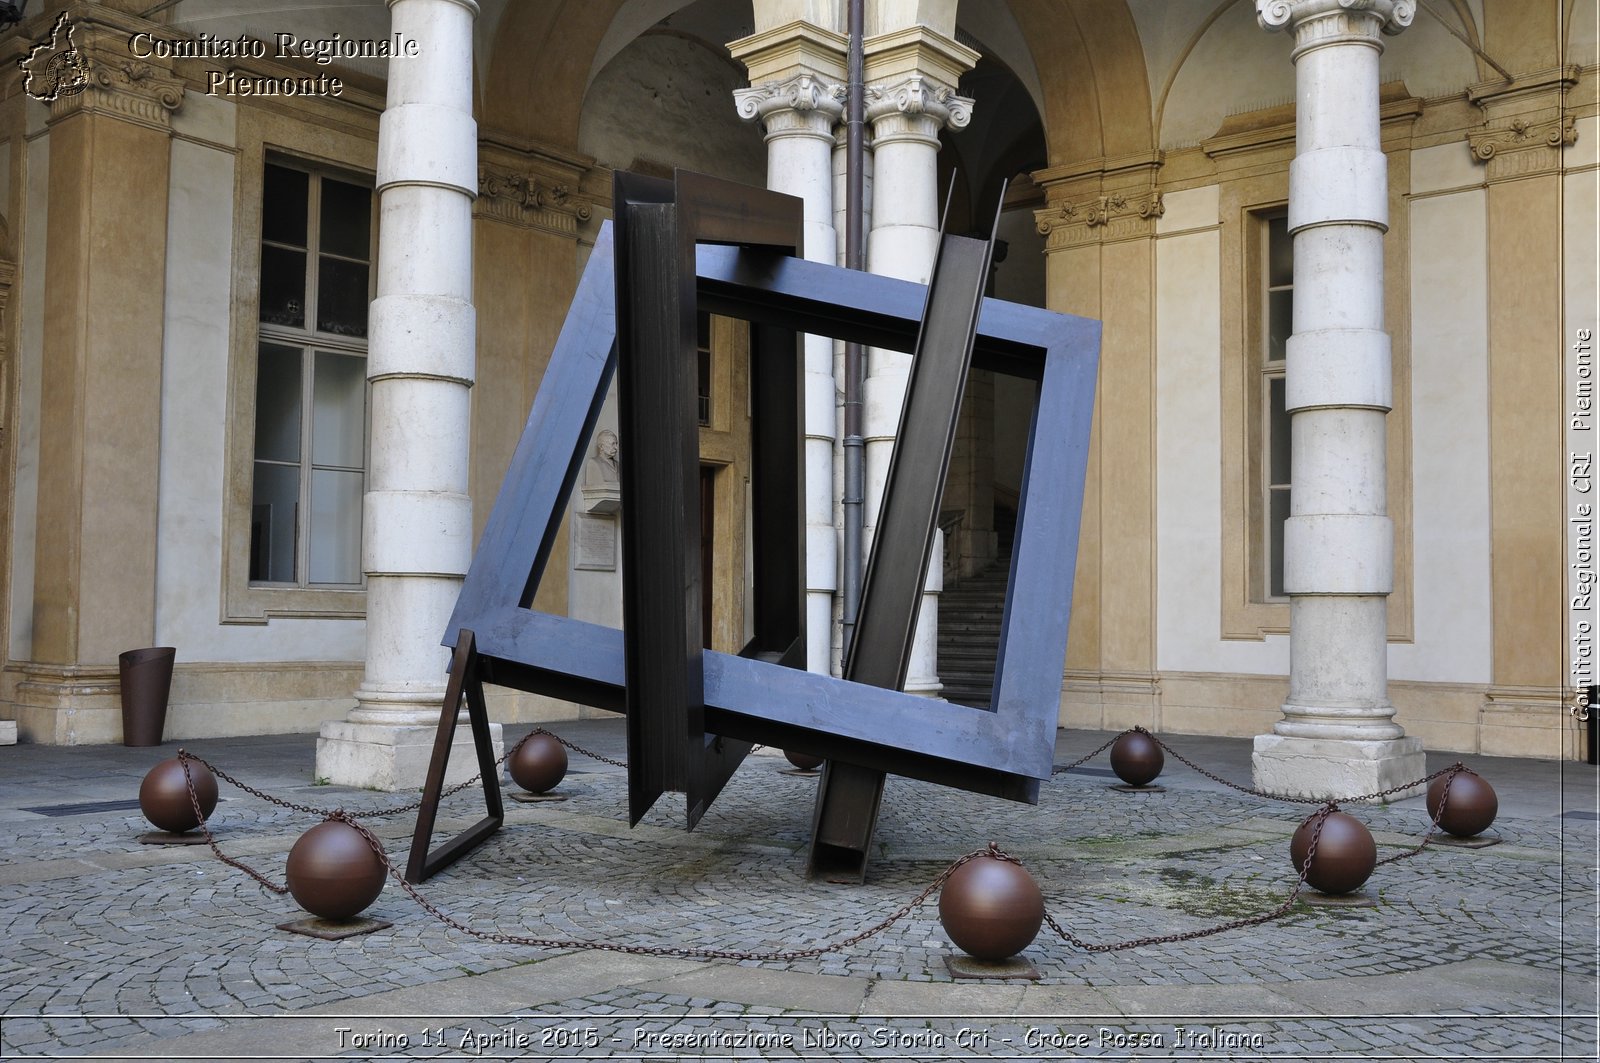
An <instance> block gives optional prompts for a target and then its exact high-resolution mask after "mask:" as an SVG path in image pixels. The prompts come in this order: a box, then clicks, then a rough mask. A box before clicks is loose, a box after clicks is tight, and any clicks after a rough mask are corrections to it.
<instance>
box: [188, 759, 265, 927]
mask: <svg viewBox="0 0 1600 1063" xmlns="http://www.w3.org/2000/svg"><path fill="white" fill-rule="evenodd" d="M191 760H192V761H196V762H198V763H200V764H205V767H206V770H208V771H210V772H211V774H213V775H218V776H219V777H221V778H228V777H227V776H223V775H221V773H219V772H218V771H217V769H215V768H213V767H212V766H211V765H209V764H206V762H205V761H203V760H201V759H200V758H199V757H197V756H195V755H194V754H193V753H190V752H188V751H187V750H184V749H179V750H178V763H179V764H181V765H182V766H183V782H184V785H185V786H187V787H188V788H189V807H190V808H192V809H194V817H195V819H197V820H199V821H200V829H201V830H202V831H203V832H205V836H206V844H207V845H209V846H210V847H211V853H212V855H213V856H215V857H216V858H217V859H218V860H221V861H222V862H223V863H224V864H227V865H228V866H229V867H233V868H237V869H239V870H240V871H243V872H244V873H245V874H247V875H249V876H250V877H251V878H253V879H255V880H256V881H257V882H259V883H261V885H263V886H265V887H266V888H267V889H269V890H271V891H272V892H273V893H276V894H278V895H280V896H282V895H283V894H285V893H288V892H289V887H288V886H280V885H278V884H277V883H276V882H274V881H272V880H271V879H270V878H268V877H267V876H265V875H263V874H262V873H261V872H259V871H257V870H256V869H255V868H253V867H250V866H249V865H248V864H246V863H245V862H244V861H242V860H235V859H234V858H233V857H231V856H229V855H227V854H226V853H224V852H223V851H222V847H221V846H219V845H218V844H217V836H216V835H215V834H212V833H211V824H210V823H208V822H206V814H205V811H204V810H203V809H201V807H200V795H199V794H197V793H195V792H194V774H193V773H192V772H191V771H190V770H189V762H190V761H191ZM228 781H229V782H234V780H232V779H231V778H230V779H228ZM234 785H235V786H238V785H240V784H239V783H237V782H234ZM268 800H272V799H271V798H268ZM275 803H278V804H281V803H282V802H275Z"/></svg>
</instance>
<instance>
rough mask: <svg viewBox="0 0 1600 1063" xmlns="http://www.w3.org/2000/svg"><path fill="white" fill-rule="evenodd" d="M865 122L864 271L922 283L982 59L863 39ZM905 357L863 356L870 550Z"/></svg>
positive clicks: (922, 649)
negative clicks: (950, 153) (950, 133)
mask: <svg viewBox="0 0 1600 1063" xmlns="http://www.w3.org/2000/svg"><path fill="white" fill-rule="evenodd" d="M865 51H866V70H867V73H866V80H867V121H868V122H870V123H871V125H872V145H873V171H872V172H873V189H872V230H871V232H870V234H869V235H868V237H867V268H868V269H869V270H871V271H872V272H873V273H880V274H884V275H886V276H890V277H900V278H902V279H904V280H912V281H916V282H918V283H919V284H926V283H927V282H928V277H929V275H930V273H931V272H932V268H933V258H934V254H935V252H936V251H937V250H938V246H939V224H940V220H941V218H940V215H941V207H942V204H941V201H940V190H939V188H938V160H937V158H936V156H937V154H938V151H939V131H940V130H941V129H943V128H944V127H946V126H949V127H950V128H952V129H962V128H964V127H965V126H966V125H967V123H968V122H970V121H971V120H972V102H973V101H972V100H970V99H967V98H965V97H963V96H958V95H956V91H955V88H954V86H955V84H956V81H957V80H958V79H959V78H960V76H961V74H962V73H964V72H965V71H967V70H970V69H971V68H972V66H973V65H974V64H975V63H976V62H977V61H978V53H977V52H974V51H972V50H971V49H969V48H967V47H965V46H964V45H961V44H958V43H957V42H955V41H953V40H950V39H948V38H946V37H943V36H942V35H940V34H938V33H936V32H935V31H933V30H931V29H929V28H927V27H925V26H913V27H911V28H910V29H904V30H897V31H895V32H893V33H888V34H884V35H882V36H880V37H875V38H871V39H869V40H867V41H866V44H865ZM910 370H911V357H910V356H909V355H906V354H902V353H900V352H898V351H885V350H879V349H876V348H874V349H873V350H872V351H870V352H869V354H868V356H867V381H866V389H865V395H864V401H865V403H866V417H865V421H866V430H865V434H866V437H867V489H866V520H865V524H866V536H867V539H868V541H869V542H870V541H871V540H872V538H873V533H874V532H875V531H876V528H877V524H878V510H879V508H880V507H881V506H882V503H883V487H884V482H885V480H886V479H887V477H888V473H889V458H890V456H891V455H892V454H893V452H894V438H895V433H896V432H897V431H898V430H899V426H900V408H901V406H902V405H903V404H904V402H905V392H906V380H907V379H908V376H909V374H910ZM943 553H944V550H943V536H942V534H939V533H935V536H934V544H933V563H932V564H931V565H929V567H928V582H927V587H926V593H925V594H924V595H923V599H922V608H921V610H920V612H919V614H918V617H917V633H916V637H915V640H914V642H913V644H912V654H911V667H910V670H909V671H908V672H907V674H906V687H905V689H906V690H907V691H908V692H911V693H920V694H926V695H929V696H934V695H936V694H937V693H938V692H939V690H940V689H941V684H940V683H939V675H938V661H937V654H938V634H939V630H938V629H939V591H940V590H942V589H943V586H944V571H943V565H942V562H941V561H940V560H939V559H940V558H941V557H942V556H943Z"/></svg>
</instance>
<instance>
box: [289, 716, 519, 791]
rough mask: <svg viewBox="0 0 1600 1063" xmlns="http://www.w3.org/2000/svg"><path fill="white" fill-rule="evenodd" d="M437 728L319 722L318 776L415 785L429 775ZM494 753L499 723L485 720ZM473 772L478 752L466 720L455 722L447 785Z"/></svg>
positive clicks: (500, 747) (393, 787) (376, 785)
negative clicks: (490, 722)
mask: <svg viewBox="0 0 1600 1063" xmlns="http://www.w3.org/2000/svg"><path fill="white" fill-rule="evenodd" d="M436 733H437V729H436V728H433V727H419V726H410V725H392V724H378V723H352V722H350V721H349V720H336V721H333V722H330V723H325V724H323V725H322V735H321V737H319V738H318V739H317V771H316V777H317V780H318V781H323V780H326V781H327V782H330V783H333V784H334V785H335V786H359V787H362V788H364V789H368V790H386V791H389V792H391V793H393V792H396V791H400V790H420V789H421V788H422V784H423V782H424V781H425V780H426V779H427V776H428V762H429V760H430V759H432V757H433V739H434V735H435V734H436ZM489 733H490V736H491V738H492V740H493V742H494V755H495V757H496V758H497V759H498V758H499V757H500V756H501V755H502V754H504V753H505V742H504V740H503V739H502V738H501V735H500V725H499V724H497V723H492V724H490V725H489ZM476 774H478V756H477V753H476V751H475V750H474V747H473V744H472V731H471V729H470V728H468V727H467V725H466V723H465V722H462V723H460V724H458V725H457V726H456V734H455V741H454V743H452V745H451V747H450V764H449V767H448V768H447V769H446V771H445V776H444V782H445V785H446V786H454V785H455V784H456V783H458V782H465V781H467V780H468V779H470V778H472V777H473V776H474V775H476Z"/></svg>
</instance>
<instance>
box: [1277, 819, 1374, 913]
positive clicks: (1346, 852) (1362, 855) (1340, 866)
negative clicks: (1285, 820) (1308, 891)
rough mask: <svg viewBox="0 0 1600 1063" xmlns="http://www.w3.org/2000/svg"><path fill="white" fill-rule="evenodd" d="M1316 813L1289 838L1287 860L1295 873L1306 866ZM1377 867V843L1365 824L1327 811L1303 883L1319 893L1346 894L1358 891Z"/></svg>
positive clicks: (1314, 827) (1315, 826)
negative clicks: (1315, 849)
mask: <svg viewBox="0 0 1600 1063" xmlns="http://www.w3.org/2000/svg"><path fill="white" fill-rule="evenodd" d="M1319 815H1320V813H1313V814H1312V815H1311V816H1309V817H1307V818H1306V821H1305V822H1304V823H1302V824H1300V829H1298V830H1296V831H1295V832H1294V837H1293V838H1291V839H1289V859H1290V860H1291V861H1292V862H1293V863H1294V870H1295V873H1296V874H1298V873H1299V872H1300V869H1301V868H1302V867H1305V864H1306V853H1307V851H1308V850H1309V849H1310V848H1311V836H1312V834H1314V833H1315V832H1316V829H1317V818H1318V816H1319ZM1377 866H1378V843H1377V842H1375V841H1373V840H1372V832H1371V831H1369V830H1367V827H1366V824H1364V823H1362V822H1361V821H1360V820H1359V819H1357V818H1356V817H1354V816H1352V815H1349V814H1347V813H1344V812H1330V813H1328V818H1327V819H1326V820H1324V821H1323V823H1322V833H1321V834H1319V835H1318V836H1317V851H1316V853H1315V854H1313V856H1312V858H1311V869H1310V870H1309V871H1307V872H1306V882H1307V883H1309V884H1310V885H1311V887H1312V888H1313V889H1317V890H1321V891H1322V892H1323V893H1335V894H1337V893H1350V892H1352V891H1354V890H1358V889H1360V888H1361V884H1362V883H1364V882H1366V881H1367V879H1368V878H1370V877H1371V875H1372V869H1373V868H1375V867H1377Z"/></svg>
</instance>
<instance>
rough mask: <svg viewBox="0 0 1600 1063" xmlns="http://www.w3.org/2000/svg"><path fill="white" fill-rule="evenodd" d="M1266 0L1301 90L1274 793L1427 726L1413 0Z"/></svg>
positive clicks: (1419, 767)
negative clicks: (1410, 471) (1395, 168)
mask: <svg viewBox="0 0 1600 1063" xmlns="http://www.w3.org/2000/svg"><path fill="white" fill-rule="evenodd" d="M1256 11H1257V14H1258V17H1259V20H1260V22H1261V25H1262V26H1263V28H1266V29H1279V28H1284V27H1287V28H1289V29H1290V31H1291V32H1292V33H1293V35H1294V51H1293V53H1292V60H1293V62H1294V64H1295V84H1296V100H1297V104H1296V131H1295V159H1294V162H1293V163H1292V165H1291V167H1290V180H1289V229H1290V232H1292V233H1293V234H1294V277H1295V300H1294V326H1293V327H1294V331H1293V335H1292V336H1291V337H1290V339H1289V341H1288V351H1287V361H1288V369H1287V384H1286V386H1287V396H1288V409H1289V412H1290V417H1291V421H1290V432H1291V436H1292V440H1293V450H1292V459H1291V470H1290V483H1291V484H1292V489H1291V494H1290V516H1289V518H1288V521H1287V523H1286V525H1285V530H1284V587H1285V590H1286V591H1287V592H1288V593H1289V596H1290V623H1291V630H1290V674H1289V696H1288V698H1287V700H1286V701H1285V702H1284V705H1283V719H1281V720H1280V721H1278V723H1277V724H1276V725H1275V726H1274V728H1273V733H1272V734H1270V735H1258V736H1257V737H1256V741H1255V753H1254V757H1253V761H1254V773H1255V780H1256V785H1257V786H1259V787H1261V788H1263V789H1267V790H1271V791H1273V792H1277V793H1287V794H1297V795H1303V796H1316V797H1334V796H1341V795H1343V796H1349V795H1354V794H1361V793H1371V792H1376V791H1379V790H1383V789H1386V788H1388V787H1391V786H1394V785H1396V784H1399V783H1403V782H1407V781H1410V780H1412V779H1416V778H1419V777H1421V776H1422V775H1423V774H1425V769H1424V766H1423V755H1422V745H1421V742H1420V741H1419V740H1418V739H1415V738H1408V737H1406V736H1405V731H1404V730H1403V729H1402V728H1401V727H1400V726H1399V725H1398V724H1396V723H1395V722H1394V719H1393V717H1394V707H1393V705H1391V704H1390V702H1389V697H1388V643H1387V633H1388V620H1387V598H1388V595H1389V593H1390V591H1391V590H1392V588H1393V583H1394V531H1393V526H1392V524H1391V522H1390V520H1389V517H1388V515H1387V498H1386V493H1385V482H1386V481H1385V475H1386V473H1385V466H1386V454H1385V427H1384V418H1385V416H1386V415H1387V413H1388V411H1389V408H1390V403H1391V398H1390V393H1391V383H1390V356H1389V336H1388V334H1387V333H1386V332H1385V331H1384V321H1383V296H1384V287H1383V234H1384V232H1385V231H1386V230H1387V228H1388V166H1387V160H1386V159H1385V158H1384V155H1383V150H1382V147H1381V143H1380V139H1379V114H1378V82H1379V79H1378V59H1379V56H1380V55H1381V54H1382V52H1383V41H1382V35H1383V34H1386V33H1387V34H1396V33H1399V32H1400V31H1401V30H1403V29H1404V28H1405V27H1406V26H1407V25H1409V24H1410V22H1411V18H1412V15H1413V13H1414V5H1413V3H1412V2H1411V0H1257V3H1256Z"/></svg>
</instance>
